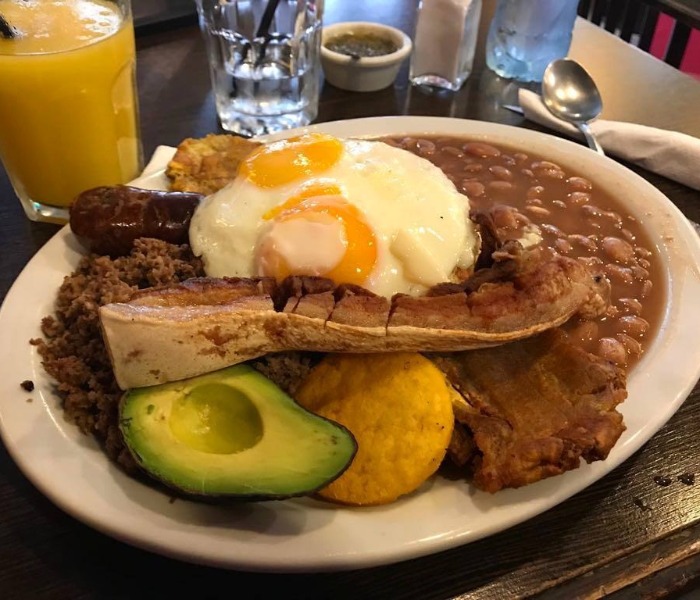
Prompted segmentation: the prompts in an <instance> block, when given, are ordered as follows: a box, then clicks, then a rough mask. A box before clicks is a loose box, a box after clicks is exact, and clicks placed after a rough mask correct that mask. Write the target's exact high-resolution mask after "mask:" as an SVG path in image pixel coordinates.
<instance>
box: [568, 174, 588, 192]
mask: <svg viewBox="0 0 700 600" xmlns="http://www.w3.org/2000/svg"><path fill="white" fill-rule="evenodd" d="M566 183H568V184H569V187H570V188H571V189H572V190H577V191H579V192H589V191H590V190H592V189H593V184H592V183H591V182H590V181H588V179H584V178H583V177H569V178H568V179H567V180H566Z"/></svg>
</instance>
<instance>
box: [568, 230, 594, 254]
mask: <svg viewBox="0 0 700 600" xmlns="http://www.w3.org/2000/svg"><path fill="white" fill-rule="evenodd" d="M567 239H568V240H569V242H571V243H572V244H574V245H575V246H580V247H581V248H583V249H585V250H587V251H588V252H595V251H596V250H597V249H598V246H596V243H595V242H594V241H593V240H592V239H590V238H588V237H586V236H585V235H582V234H580V233H574V234H572V235H570V236H568V238H567Z"/></svg>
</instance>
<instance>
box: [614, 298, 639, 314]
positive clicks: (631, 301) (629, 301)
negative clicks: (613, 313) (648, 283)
mask: <svg viewBox="0 0 700 600" xmlns="http://www.w3.org/2000/svg"><path fill="white" fill-rule="evenodd" d="M618 302H619V303H620V305H621V306H622V308H623V310H624V312H625V313H627V314H630V315H636V316H639V315H641V314H642V303H641V302H640V301H639V300H637V299H636V298H620V299H619V300H618Z"/></svg>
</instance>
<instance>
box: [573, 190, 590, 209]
mask: <svg viewBox="0 0 700 600" xmlns="http://www.w3.org/2000/svg"><path fill="white" fill-rule="evenodd" d="M568 198H569V202H570V203H571V204H574V205H576V206H579V205H581V204H586V203H587V202H589V201H590V199H591V195H590V194H587V193H585V192H571V193H570V194H569V196H568Z"/></svg>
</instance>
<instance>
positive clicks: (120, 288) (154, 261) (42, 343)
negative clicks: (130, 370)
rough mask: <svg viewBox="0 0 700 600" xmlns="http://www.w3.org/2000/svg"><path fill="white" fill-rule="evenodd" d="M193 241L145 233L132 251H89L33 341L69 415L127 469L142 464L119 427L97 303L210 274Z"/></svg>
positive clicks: (117, 395) (116, 392)
mask: <svg viewBox="0 0 700 600" xmlns="http://www.w3.org/2000/svg"><path fill="white" fill-rule="evenodd" d="M203 275H204V271H203V268H202V264H201V261H200V260H199V259H197V258H195V257H194V256H193V255H192V252H191V251H190V248H189V246H187V245H182V246H176V245H173V244H168V243H166V242H162V241H160V240H155V239H146V238H143V239H140V240H137V241H136V242H135V244H134V248H133V250H132V252H131V254H130V255H129V256H125V257H120V258H116V259H110V258H109V257H107V256H97V255H94V254H93V255H89V256H86V257H84V258H83V259H82V260H81V261H80V264H79V265H78V267H77V269H76V270H75V271H74V272H73V273H72V274H71V275H69V276H67V277H66V278H65V279H64V281H63V284H62V285H61V287H60V289H59V291H58V295H57V298H56V306H55V314H54V315H51V316H47V317H45V318H44V319H43V320H42V323H41V329H42V333H43V334H44V338H43V339H35V340H32V343H33V344H34V345H36V346H37V349H38V351H39V355H40V356H41V358H42V364H43V366H44V368H45V369H46V371H47V373H48V374H49V375H51V377H53V378H54V379H55V381H56V391H57V392H58V395H59V396H60V398H61V399H62V402H63V409H64V413H65V417H66V418H67V419H68V420H69V421H71V422H73V423H75V424H76V425H77V426H78V427H79V428H80V429H81V430H82V431H83V432H84V433H86V434H92V435H94V436H95V437H96V438H97V439H98V440H99V442H100V443H101V444H103V446H104V449H105V452H106V453H107V455H108V456H109V457H110V458H111V459H112V460H114V461H116V462H117V463H119V464H120V465H121V466H122V467H124V468H125V469H126V470H127V471H129V472H131V471H133V470H134V469H135V464H134V462H133V459H132V458H131V455H130V454H129V452H128V451H127V450H126V448H125V446H124V441H123V439H122V436H121V433H120V431H119V428H118V423H117V417H118V403H119V398H120V396H121V393H122V392H121V390H120V389H119V387H118V386H117V384H116V381H115V380H114V374H113V372H112V367H111V364H110V361H109V357H108V355H107V350H106V348H105V345H104V342H103V340H102V335H101V332H100V326H99V318H98V315H97V309H98V308H99V307H100V306H102V305H104V304H108V303H110V302H124V301H126V300H128V299H129V298H130V297H131V295H132V293H133V292H134V291H136V290H138V289H142V288H145V287H154V286H162V285H167V284H170V283H177V282H180V281H184V280H185V279H189V278H190V277H199V276H203Z"/></svg>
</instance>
